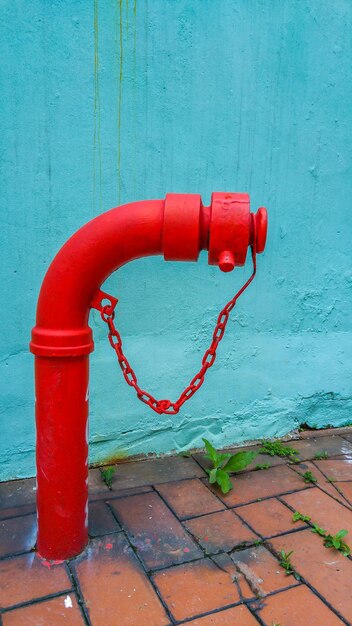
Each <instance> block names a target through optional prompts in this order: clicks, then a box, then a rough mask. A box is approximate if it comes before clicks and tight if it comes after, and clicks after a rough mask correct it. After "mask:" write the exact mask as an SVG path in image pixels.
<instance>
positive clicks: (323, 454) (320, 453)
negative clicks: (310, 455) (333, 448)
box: [314, 450, 329, 461]
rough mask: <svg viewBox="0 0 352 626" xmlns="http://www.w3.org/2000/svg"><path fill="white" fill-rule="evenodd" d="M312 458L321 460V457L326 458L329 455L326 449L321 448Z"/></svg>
mask: <svg viewBox="0 0 352 626" xmlns="http://www.w3.org/2000/svg"><path fill="white" fill-rule="evenodd" d="M314 458H315V459H316V461H321V460H322V459H328V458H329V455H328V453H327V451H326V450H322V451H321V452H317V453H316V454H315V455H314Z"/></svg>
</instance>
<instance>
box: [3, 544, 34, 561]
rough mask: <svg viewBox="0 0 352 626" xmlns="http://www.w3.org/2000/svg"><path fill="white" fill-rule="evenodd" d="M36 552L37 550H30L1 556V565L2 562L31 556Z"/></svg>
mask: <svg viewBox="0 0 352 626" xmlns="http://www.w3.org/2000/svg"><path fill="white" fill-rule="evenodd" d="M32 552H35V548H30V550H23V551H22V552H14V553H12V554H5V555H4V556H0V563H1V562H2V561H6V560H7V559H15V558H16V557H18V556H25V555H26V554H31V553H32Z"/></svg>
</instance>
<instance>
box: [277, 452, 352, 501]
mask: <svg viewBox="0 0 352 626" xmlns="http://www.w3.org/2000/svg"><path fill="white" fill-rule="evenodd" d="M311 463H312V465H313V466H314V467H315V469H317V470H318V471H320V472H321V473H322V474H323V476H324V477H325V478H326V479H327V478H328V477H327V476H326V474H324V472H323V471H322V470H321V469H320V468H319V467H318V466H317V465H316V464H315V463H314V461H311ZM291 469H292V470H293V471H294V472H295V473H296V474H300V472H299V471H298V469H297V470H295V469H294V468H293V467H292V468H291ZM300 475H301V476H302V474H300ZM326 482H327V483H328V484H330V485H334V483H333V482H330V481H329V480H327V481H326ZM341 482H342V481H341ZM345 482H350V481H345ZM313 487H316V488H317V489H319V490H320V491H322V492H323V493H325V494H326V495H327V496H330V498H332V499H333V500H335V502H338V503H339V504H341V506H344V507H345V508H346V509H348V510H349V511H350V510H351V506H348V504H349V502H348V500H346V498H345V497H344V496H343V498H344V499H345V500H346V503H347V504H345V503H344V502H341V500H338V498H337V497H335V496H332V495H331V493H328V492H327V491H324V489H323V488H322V487H321V486H320V485H318V483H314V484H312V487H311V488H313ZM334 489H335V491H336V493H339V492H338V491H337V489H336V487H334ZM280 495H282V496H283V495H286V494H283V493H282V494H280ZM340 495H342V494H340Z"/></svg>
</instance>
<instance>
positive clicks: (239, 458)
mask: <svg viewBox="0 0 352 626" xmlns="http://www.w3.org/2000/svg"><path fill="white" fill-rule="evenodd" d="M203 441H204V445H205V449H206V452H207V454H206V458H207V459H209V460H210V461H211V462H212V464H213V467H212V468H211V469H210V470H208V469H207V470H206V471H207V473H208V474H209V482H210V484H211V485H212V484H214V483H216V484H217V485H219V487H220V489H221V491H222V493H228V491H230V489H232V483H231V480H230V476H229V474H230V473H231V472H239V471H240V470H243V469H245V468H246V467H247V465H249V464H250V463H251V462H252V461H253V459H254V458H255V457H256V456H257V452H252V451H249V450H248V451H245V450H244V451H241V452H237V454H229V453H226V454H224V453H222V452H218V451H217V450H216V449H215V448H214V446H212V444H211V443H210V441H208V440H207V439H204V438H203Z"/></svg>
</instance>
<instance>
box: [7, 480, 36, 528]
mask: <svg viewBox="0 0 352 626" xmlns="http://www.w3.org/2000/svg"><path fill="white" fill-rule="evenodd" d="M35 498H36V480H35V478H26V479H24V480H11V481H10V482H8V483H0V519H3V518H4V517H11V516H15V515H25V514H27V513H34V512H35Z"/></svg>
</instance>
